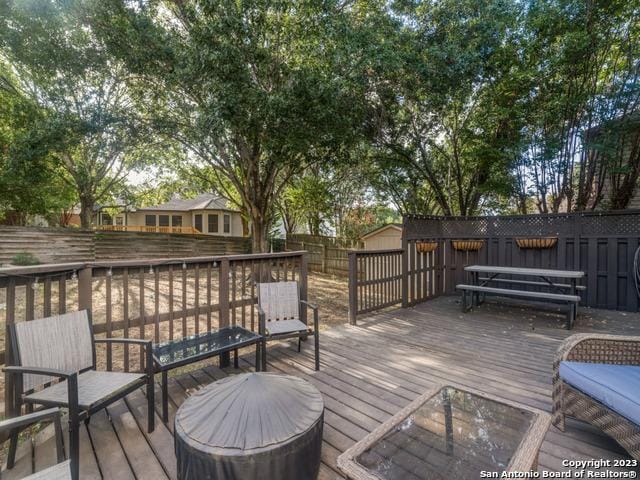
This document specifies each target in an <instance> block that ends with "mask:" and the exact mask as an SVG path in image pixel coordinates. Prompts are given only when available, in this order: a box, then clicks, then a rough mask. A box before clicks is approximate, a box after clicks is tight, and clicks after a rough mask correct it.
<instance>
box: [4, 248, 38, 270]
mask: <svg viewBox="0 0 640 480" xmlns="http://www.w3.org/2000/svg"><path fill="white" fill-rule="evenodd" d="M11 263H12V264H13V265H18V266H20V267H27V266H30V265H40V263H41V262H40V260H39V259H38V257H36V256H35V255H34V254H32V253H29V252H20V253H18V254H16V255H14V257H13V258H12V259H11Z"/></svg>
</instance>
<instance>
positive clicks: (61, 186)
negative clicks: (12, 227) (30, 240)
mask: <svg viewBox="0 0 640 480" xmlns="http://www.w3.org/2000/svg"><path fill="white" fill-rule="evenodd" d="M15 83H16V80H15V77H14V76H13V75H12V74H11V71H10V69H9V68H8V67H7V65H6V64H3V63H1V62H0V192H1V194H0V219H3V221H5V222H9V223H15V224H24V223H25V222H26V221H27V218H28V216H29V215H34V214H40V215H49V214H51V213H52V212H57V213H60V212H62V211H64V210H68V209H70V208H71V207H73V205H74V204H75V201H76V200H75V196H74V194H73V191H72V190H71V189H70V188H69V187H68V186H67V184H66V182H64V180H62V178H61V177H62V176H63V175H64V172H62V171H61V169H60V166H59V165H57V163H56V162H55V160H54V159H53V158H52V155H51V150H52V148H54V146H55V145H57V143H58V142H59V137H58V134H59V132H56V131H50V130H49V129H46V128H45V129H44V130H43V129H40V128H39V126H46V124H47V112H45V111H43V110H42V109H40V108H39V107H38V105H36V104H35V103H34V102H33V101H31V100H30V99H28V98H26V97H24V96H23V95H22V94H21V92H20V91H19V90H18V89H17V88H16V87H15ZM3 217H4V218H3ZM50 220H54V221H56V220H59V219H55V218H50Z"/></svg>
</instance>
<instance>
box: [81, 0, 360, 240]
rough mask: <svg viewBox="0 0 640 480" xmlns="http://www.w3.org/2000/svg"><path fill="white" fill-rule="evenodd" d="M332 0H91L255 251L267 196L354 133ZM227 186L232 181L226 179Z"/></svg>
mask: <svg viewBox="0 0 640 480" xmlns="http://www.w3.org/2000/svg"><path fill="white" fill-rule="evenodd" d="M342 7H343V5H341V4H339V3H338V2H333V1H329V2H295V3H293V2H271V1H268V0H258V1H253V2H238V1H235V0H192V1H181V2H174V1H164V2H162V1H159V2H149V3H142V4H136V5H135V6H134V5H131V4H127V3H126V2H121V1H115V0H111V1H107V2H102V1H101V2H95V9H94V18H93V27H94V29H95V31H98V32H99V33H100V36H101V38H102V39H104V40H105V42H106V43H107V44H108V45H109V49H110V51H111V52H112V53H113V54H114V55H116V56H117V57H118V58H121V59H122V60H123V61H125V62H126V63H127V66H128V68H129V70H130V71H131V72H132V73H133V74H134V75H135V76H136V79H137V80H138V81H137V82H136V85H137V86H138V87H139V88H138V89H137V93H138V99H139V100H140V105H142V106H144V107H145V111H146V114H147V120H148V121H149V123H150V124H153V125H154V126H155V128H156V129H157V131H159V132H162V133H163V134H165V135H168V136H171V137H172V138H174V139H176V140H177V141H179V142H181V143H182V144H183V145H184V146H185V147H186V148H187V149H188V152H189V155H188V157H187V158H188V160H189V161H192V162H194V163H196V164H197V165H199V166H202V167H208V171H207V173H208V174H209V175H211V176H212V178H214V179H215V185H212V187H213V188H215V189H216V190H220V191H222V192H223V193H226V194H227V196H228V197H230V198H235V197H236V193H237V196H238V197H239V203H240V204H241V205H240V206H241V207H242V208H243V210H244V211H245V212H246V214H247V215H248V217H249V219H250V221H251V228H252V231H251V233H252V237H253V248H254V251H266V249H267V232H268V228H269V225H270V223H271V221H272V219H273V213H274V208H273V207H274V200H275V199H277V198H278V197H279V196H280V194H281V193H282V192H283V189H284V188H285V187H286V186H287V185H288V183H289V181H290V180H291V178H293V177H294V176H296V175H298V174H300V173H301V172H302V171H304V169H305V168H307V167H308V166H309V165H311V164H314V163H319V162H325V161H328V160H329V159H330V158H331V156H332V155H333V154H334V153H335V152H336V151H339V150H340V149H342V148H345V145H347V144H349V143H350V142H351V140H352V139H353V138H354V137H355V136H357V133H358V131H359V128H360V125H361V123H362V120H361V116H362V115H361V112H362V110H363V108H364V102H363V96H362V95H361V94H359V91H358V87H359V85H360V83H358V82H356V81H354V80H355V79H356V78H357V71H358V70H357V69H353V64H352V63H349V65H348V67H349V68H347V67H345V66H344V62H346V61H347V59H348V55H349V51H347V49H346V48H343V47H345V45H346V44H345V43H344V41H345V38H346V36H348V32H349V29H350V28H352V27H351V26H350V23H349V18H348V17H347V16H346V14H345V12H344V10H343V8H342ZM230 190H234V191H230Z"/></svg>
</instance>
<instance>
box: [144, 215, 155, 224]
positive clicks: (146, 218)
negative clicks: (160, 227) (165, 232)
mask: <svg viewBox="0 0 640 480" xmlns="http://www.w3.org/2000/svg"><path fill="white" fill-rule="evenodd" d="M144 224H145V226H147V227H155V226H156V216H155V215H145V216H144Z"/></svg>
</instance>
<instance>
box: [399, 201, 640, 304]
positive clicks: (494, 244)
mask: <svg viewBox="0 0 640 480" xmlns="http://www.w3.org/2000/svg"><path fill="white" fill-rule="evenodd" d="M403 236H404V242H405V245H406V250H407V255H408V256H409V257H411V256H412V255H414V254H415V253H414V252H415V249H416V245H417V244H418V243H419V242H421V241H423V240H430V239H435V240H436V241H437V242H438V243H439V247H438V251H439V252H440V253H439V256H437V257H436V264H435V268H436V270H437V274H436V281H437V283H438V285H437V286H436V291H437V293H445V294H452V293H455V286H456V284H458V283H463V282H465V281H466V280H467V279H466V275H465V272H464V267H465V266H467V265H471V264H480V265H500V266H509V267H535V268H553V269H561V270H582V271H584V272H585V274H586V277H585V280H584V282H583V283H584V285H585V286H586V291H585V292H584V293H582V294H581V295H582V304H583V305H586V306H589V307H595V308H608V309H617V310H629V311H637V310H638V295H637V292H636V287H635V281H634V275H635V271H634V262H633V260H634V254H635V252H636V249H637V248H638V245H639V240H640V212H639V211H615V212H590V213H570V214H554V215H529V216H494V217H467V218H460V217H428V216H417V215H411V216H407V217H406V218H405V220H404V232H403ZM543 238H544V239H555V240H554V241H550V242H547V244H548V245H549V244H552V245H551V246H550V248H523V246H521V245H526V244H527V243H529V244H534V245H535V244H536V242H523V241H522V240H529V239H543ZM464 241H467V242H464ZM472 241H475V243H476V245H473V243H474V242H472ZM518 243H520V244H521V245H518ZM477 244H480V248H479V249H477V250H474V249H471V250H465V249H464V248H469V247H475V246H477ZM501 286H502V285H501ZM504 287H505V288H507V286H506V285H505V286H504ZM517 288H521V286H518V287H517ZM418 299H421V298H418Z"/></svg>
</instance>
